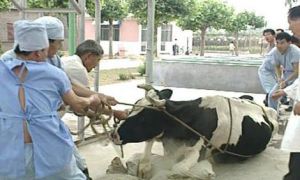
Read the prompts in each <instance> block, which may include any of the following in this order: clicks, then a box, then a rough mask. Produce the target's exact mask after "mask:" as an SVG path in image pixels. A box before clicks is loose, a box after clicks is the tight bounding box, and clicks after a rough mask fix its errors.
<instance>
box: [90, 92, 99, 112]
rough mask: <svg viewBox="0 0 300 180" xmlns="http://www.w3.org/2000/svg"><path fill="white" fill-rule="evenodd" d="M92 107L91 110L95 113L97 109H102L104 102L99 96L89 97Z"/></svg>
mask: <svg viewBox="0 0 300 180" xmlns="http://www.w3.org/2000/svg"><path fill="white" fill-rule="evenodd" d="M89 101H90V105H89V108H90V109H92V110H93V111H96V110H97V108H99V107H101V104H102V100H101V99H100V98H99V96H98V95H97V94H93V95H91V96H90V97H89Z"/></svg>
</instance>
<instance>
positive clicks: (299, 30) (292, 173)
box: [272, 6, 300, 180]
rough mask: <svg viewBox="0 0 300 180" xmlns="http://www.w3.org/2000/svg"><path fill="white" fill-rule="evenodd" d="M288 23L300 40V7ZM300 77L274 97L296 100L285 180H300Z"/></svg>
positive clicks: (284, 143)
mask: <svg viewBox="0 0 300 180" xmlns="http://www.w3.org/2000/svg"><path fill="white" fill-rule="evenodd" d="M288 23H289V26H290V30H291V31H292V32H293V36H294V37H295V38H297V39H300V6H295V7H293V8H291V9H290V10H289V12H288ZM299 85H300V84H299V77H298V79H297V80H296V81H295V82H294V83H293V84H292V85H291V86H288V87H287V88H285V89H280V90H278V91H275V92H274V94H273V95H272V97H273V98H274V99H278V98H279V97H281V96H283V95H287V96H288V97H290V98H292V99H294V100H295V104H294V107H293V110H294V113H293V114H291V116H290V118H289V121H288V124H287V127H286V130H285V133H284V136H283V140H282V144H281V149H283V150H285V151H288V152H290V159H289V165H288V167H289V172H288V173H287V174H286V175H285V176H284V178H283V180H298V179H300V171H299V167H300V143H299V142H300V138H299V137H300V119H299V115H300V86H299Z"/></svg>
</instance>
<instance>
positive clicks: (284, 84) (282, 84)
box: [279, 80, 286, 89]
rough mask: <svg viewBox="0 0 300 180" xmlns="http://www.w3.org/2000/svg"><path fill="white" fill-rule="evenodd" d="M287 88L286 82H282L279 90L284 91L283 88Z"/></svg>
mask: <svg viewBox="0 0 300 180" xmlns="http://www.w3.org/2000/svg"><path fill="white" fill-rule="evenodd" d="M285 87H286V83H285V81H283V80H282V81H280V83H279V88H280V89H283V88H285Z"/></svg>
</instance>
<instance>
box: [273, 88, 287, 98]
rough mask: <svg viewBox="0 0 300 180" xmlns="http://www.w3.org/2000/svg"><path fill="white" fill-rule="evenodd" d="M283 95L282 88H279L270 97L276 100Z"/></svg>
mask: <svg viewBox="0 0 300 180" xmlns="http://www.w3.org/2000/svg"><path fill="white" fill-rule="evenodd" d="M284 95H286V94H285V92H284V91H283V90H282V89H279V90H276V91H275V92H273V94H272V99H274V100H277V99H279V98H280V97H282V96H284Z"/></svg>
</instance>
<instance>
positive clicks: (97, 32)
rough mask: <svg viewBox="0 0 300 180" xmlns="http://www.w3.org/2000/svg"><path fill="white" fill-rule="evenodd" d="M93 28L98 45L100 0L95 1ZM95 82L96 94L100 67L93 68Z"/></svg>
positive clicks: (99, 36)
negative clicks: (94, 28)
mask: <svg viewBox="0 0 300 180" xmlns="http://www.w3.org/2000/svg"><path fill="white" fill-rule="evenodd" d="M95 8H96V9H95V27H96V32H95V33H96V34H95V37H96V41H97V42H98V43H99V44H100V41H101V24H100V22H101V5H100V0H95ZM94 70H95V82H94V90H95V91H96V92H98V90H99V75H100V73H99V71H100V65H99V63H98V65H97V66H96V67H95V69H94Z"/></svg>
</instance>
